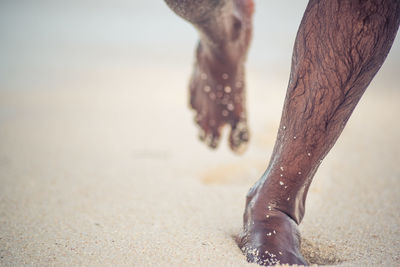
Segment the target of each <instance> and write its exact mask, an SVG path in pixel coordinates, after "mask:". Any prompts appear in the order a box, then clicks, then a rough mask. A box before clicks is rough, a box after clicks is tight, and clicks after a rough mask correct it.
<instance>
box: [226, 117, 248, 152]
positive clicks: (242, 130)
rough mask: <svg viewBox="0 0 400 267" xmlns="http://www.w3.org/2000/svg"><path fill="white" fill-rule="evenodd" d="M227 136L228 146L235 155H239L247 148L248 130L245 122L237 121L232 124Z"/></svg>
mask: <svg viewBox="0 0 400 267" xmlns="http://www.w3.org/2000/svg"><path fill="white" fill-rule="evenodd" d="M231 127H232V129H231V133H230V135H229V146H230V148H231V149H232V151H234V152H235V153H238V154H241V153H243V152H244V151H245V150H246V148H247V143H248V141H249V137H250V136H249V130H248V127H247V123H246V121H243V120H242V121H239V122H237V123H235V124H233V125H232V126H231Z"/></svg>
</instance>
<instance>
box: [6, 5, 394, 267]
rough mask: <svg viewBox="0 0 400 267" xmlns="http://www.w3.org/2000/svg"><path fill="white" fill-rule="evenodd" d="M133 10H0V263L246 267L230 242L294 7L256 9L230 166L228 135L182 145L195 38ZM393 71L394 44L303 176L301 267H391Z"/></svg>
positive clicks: (281, 87) (146, 9)
mask: <svg viewBox="0 0 400 267" xmlns="http://www.w3.org/2000/svg"><path fill="white" fill-rule="evenodd" d="M142 2H146V1H125V0H119V1H116V2H115V3H113V4H111V3H107V2H106V1H100V2H99V3H96V7H93V2H92V1H89V0H85V1H81V2H78V1H76V2H75V1H72V2H71V3H68V4H67V3H63V4H61V3H54V2H51V1H39V2H38V3H36V4H35V5H33V4H27V3H25V4H22V3H15V2H13V1H9V2H7V1H5V2H2V3H1V4H0V15H1V16H0V20H1V21H2V23H0V25H1V26H0V27H1V28H0V30H1V32H2V35H3V38H4V40H5V41H4V42H2V44H0V48H1V50H0V51H1V52H0V55H1V58H2V61H1V62H0V265H1V266H26V265H28V266H67V265H68V266H77V265H80V266H257V265H254V264H249V263H247V262H246V260H245V258H244V256H243V255H242V254H241V251H240V250H239V248H238V247H237V245H236V243H235V241H234V237H235V235H237V234H238V233H239V232H240V229H241V226H242V225H241V224H242V214H243V210H244V202H245V195H246V193H247V190H248V189H249V188H250V187H251V186H252V185H253V183H254V182H255V181H256V180H257V179H258V178H259V177H260V176H261V175H262V173H263V172H264V170H265V168H266V166H267V164H268V160H269V157H270V155H271V152H272V148H273V145H274V141H275V137H276V132H277V128H278V124H279V120H280V114H281V109H282V105H283V99H284V96H285V90H286V86H287V79H288V76H289V68H290V56H291V47H292V45H293V42H294V38H295V36H294V35H295V33H296V30H297V26H298V24H299V22H300V19H301V16H302V12H303V10H304V8H305V3H304V1H299V3H297V4H296V5H298V7H297V6H295V7H292V9H293V10H292V9H290V10H289V11H288V12H287V13H286V14H283V15H282V16H283V18H282V20H283V21H284V22H283V23H282V25H280V27H281V28H280V29H281V30H276V29H274V28H273V27H272V26H268V25H270V23H269V22H268V18H269V14H270V15H271V16H273V13H276V12H278V13H279V12H282V10H285V8H286V6H289V1H282V4H278V6H277V7H274V8H275V10H271V9H269V6H268V5H267V4H265V3H261V2H260V3H259V2H256V4H257V8H258V9H257V12H256V17H255V37H254V40H253V48H254V49H253V50H251V53H250V55H249V62H248V64H247V66H248V71H247V80H248V103H247V104H248V113H249V117H250V118H249V123H250V128H251V142H250V144H249V147H248V149H247V151H246V153H244V154H243V155H241V156H237V155H234V154H232V153H231V152H230V151H229V149H228V145H227V142H226V140H225V139H226V135H227V131H225V133H224V134H225V138H224V141H223V142H222V143H221V144H220V147H219V148H218V149H217V150H215V151H213V150H210V149H208V148H207V147H206V146H205V145H204V144H202V143H201V142H200V141H199V140H198V138H197V135H198V131H197V128H196V126H195V124H194V122H193V113H192V112H191V111H190V110H189V109H188V95H187V83H188V79H189V77H190V73H191V66H192V63H193V49H194V46H195V43H196V32H195V31H194V30H193V29H192V28H191V27H190V25H188V24H185V23H184V22H183V21H182V20H180V19H179V18H178V17H176V16H175V15H174V14H172V13H171V11H170V10H169V9H168V8H167V7H166V6H165V4H164V3H163V2H162V1H159V2H158V1H157V3H142ZM149 2H153V1H149ZM290 4H292V2H290ZM111 5H113V6H111ZM296 8H298V9H297V10H296ZM150 14H151V16H150ZM293 14H297V15H296V16H295V17H294V15H293ZM286 17H288V19H289V17H292V21H288V22H286V20H285V18H286ZM271 19H272V20H273V19H274V18H271ZM143 25H146V29H142V28H143V27H144V26H143ZM139 28H140V29H142V31H138V29H139ZM263 32H265V35H266V36H269V38H267V37H265V35H263ZM132 35H133V36H132ZM257 36H259V37H257ZM271 39H273V40H276V41H277V42H278V44H271V47H268V48H264V47H266V46H267V45H269V43H270V42H271V41H270V40H271ZM285 40H287V41H285ZM280 42H283V44H281V43H280ZM275 49H276V50H275ZM279 49H280V50H279ZM268 51H269V52H268ZM271 51H275V52H274V53H272V52H271ZM399 69H400V43H399V38H397V39H396V41H395V44H394V46H393V48H392V51H391V53H390V54H389V57H388V59H387V61H386V63H385V65H384V66H383V67H382V69H381V71H380V72H379V73H378V75H377V76H376V78H375V79H374V81H373V82H372V83H371V85H370V87H369V88H368V90H367V92H366V93H365V95H364V97H363V99H362V100H361V101H360V103H359V105H358V107H357V108H356V110H355V112H354V113H353V115H352V117H351V118H350V120H349V123H348V125H347V127H346V129H345V130H344V132H343V134H342V135H341V137H340V138H339V140H338V142H337V144H336V145H335V147H334V148H333V149H332V150H331V152H330V154H329V155H328V156H327V157H326V158H325V159H324V161H323V163H322V165H321V167H320V169H319V171H318V172H317V174H316V176H315V178H314V182H313V184H312V186H311V188H310V192H309V197H308V199H307V206H306V216H305V219H304V221H303V223H302V224H301V227H300V230H301V233H302V250H303V254H304V256H305V258H306V259H307V261H308V262H309V263H310V264H317V265H339V266H396V265H399V264H400V253H399V251H400V194H399V188H400V142H399V138H400V126H399V114H400V105H399V101H400V90H399V85H398V84H399V77H398V70H399Z"/></svg>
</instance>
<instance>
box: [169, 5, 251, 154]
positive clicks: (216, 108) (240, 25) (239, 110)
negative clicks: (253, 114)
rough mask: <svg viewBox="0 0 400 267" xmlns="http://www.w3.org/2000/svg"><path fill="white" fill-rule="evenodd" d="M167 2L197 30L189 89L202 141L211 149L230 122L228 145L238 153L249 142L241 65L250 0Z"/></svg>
mask: <svg viewBox="0 0 400 267" xmlns="http://www.w3.org/2000/svg"><path fill="white" fill-rule="evenodd" d="M165 1H166V2H167V4H168V5H169V6H170V7H171V9H173V10H174V11H175V12H176V13H177V14H178V15H179V16H181V17H182V18H184V19H186V20H187V21H189V22H190V23H192V24H193V25H194V26H195V27H196V29H197V30H198V32H199V36H200V41H199V44H198V47H197V49H196V56H195V64H194V70H193V73H192V77H191V80H190V85H189V88H190V106H191V108H192V109H193V110H194V111H195V121H196V123H197V124H198V126H199V127H200V135H199V137H200V139H201V140H203V141H204V142H205V143H206V144H207V145H208V146H210V147H212V148H215V147H217V145H218V143H219V140H220V135H221V130H222V128H223V127H224V126H225V125H229V126H230V127H231V132H230V135H229V145H230V147H231V149H232V150H233V151H235V152H241V151H242V150H243V149H244V147H245V144H246V143H247V142H248V140H249V132H248V128H247V116H246V107H245V70H244V63H245V60H246V55H247V50H248V47H249V44H250V39H251V29H252V28H251V19H252V12H253V2H252V0H232V1H229V0H200V1H195V0H188V1H183V0H165Z"/></svg>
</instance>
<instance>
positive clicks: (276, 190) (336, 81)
mask: <svg viewBox="0 0 400 267" xmlns="http://www.w3.org/2000/svg"><path fill="white" fill-rule="evenodd" d="M399 23H400V2H399V1H398V0H365V1H353V0H348V1H345V0H344V1H341V0H326V1H318V0H311V1H310V2H309V4H308V6H307V8H306V11H305V14H304V17H303V19H302V21H301V25H300V27H299V31H298V33H297V37H296V41H295V45H294V51H293V59H292V69H291V75H290V80H289V85H288V90H287V94H286V99H285V104H284V108H283V113H282V118H281V124H280V128H279V131H278V136H277V140H276V143H275V147H274V151H273V153H272V157H271V160H270V163H269V166H268V168H267V170H266V172H265V173H264V175H263V176H262V177H261V179H260V180H259V181H258V182H257V183H256V184H255V185H254V186H253V188H252V189H251V190H250V191H249V193H248V196H247V203H246V210H245V213H244V227H243V234H242V235H241V237H240V239H239V240H238V242H239V246H240V247H241V249H242V250H243V252H244V253H245V254H246V256H247V259H248V260H249V261H254V262H257V263H259V264H263V265H272V264H275V263H278V262H280V263H291V264H294V263H297V264H305V261H304V259H303V257H302V255H301V254H300V251H299V246H300V237H299V233H298V230H297V225H298V224H299V223H300V222H301V220H302V218H303V216H304V206H305V200H306V196H307V191H308V188H309V186H310V183H311V181H312V178H313V176H314V174H315V172H316V170H317V168H318V166H319V165H320V162H321V160H322V159H323V158H324V157H325V156H326V154H327V153H328V152H329V150H330V149H331V148H332V146H333V145H334V143H335V142H336V140H337V138H338V137H339V135H340V133H341V132H342V130H343V128H344V126H345V124H346V122H347V120H348V119H349V117H350V115H351V113H352V111H353V110H354V108H355V106H356V105H357V103H358V101H359V100H360V98H361V96H362V94H363V93H364V91H365V89H366V88H367V86H368V85H369V83H370V82H371V80H372V78H373V77H374V75H375V74H376V73H377V71H378V70H379V68H380V67H381V65H382V64H383V62H384V60H385V58H386V56H387V54H388V52H389V50H390V47H391V45H392V43H393V40H394V38H395V36H396V32H397V29H398V27H399Z"/></svg>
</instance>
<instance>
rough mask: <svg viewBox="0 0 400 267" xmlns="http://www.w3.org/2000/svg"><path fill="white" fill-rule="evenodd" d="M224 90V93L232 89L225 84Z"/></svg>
mask: <svg viewBox="0 0 400 267" xmlns="http://www.w3.org/2000/svg"><path fill="white" fill-rule="evenodd" d="M224 91H225V93H227V94H229V93H230V92H231V91H232V89H231V87H230V86H225V89H224Z"/></svg>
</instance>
